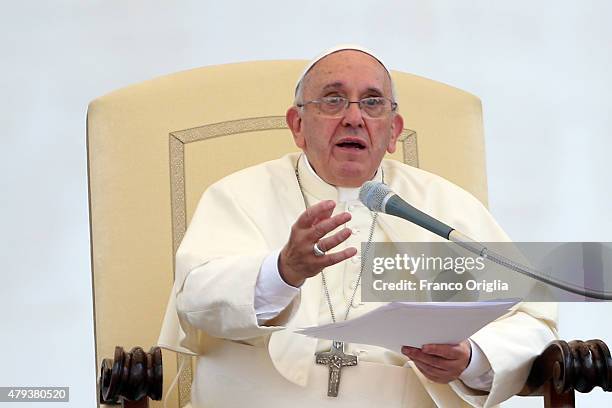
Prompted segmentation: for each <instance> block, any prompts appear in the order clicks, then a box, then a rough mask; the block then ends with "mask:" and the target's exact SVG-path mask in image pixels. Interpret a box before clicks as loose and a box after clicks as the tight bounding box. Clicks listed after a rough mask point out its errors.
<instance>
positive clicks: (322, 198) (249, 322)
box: [159, 46, 556, 408]
mask: <svg viewBox="0 0 612 408" xmlns="http://www.w3.org/2000/svg"><path fill="white" fill-rule="evenodd" d="M286 120H287V125H288V126H289V128H290V129H291V132H292V134H293V138H294V141H295V144H296V145H297V146H298V147H299V148H300V149H301V150H302V153H300V154H290V155H287V156H285V157H282V158H280V159H278V160H274V161H270V162H266V163H263V164H260V165H257V166H254V167H251V168H248V169H245V170H242V171H239V172H237V173H235V174H232V175H230V176H228V177H226V178H224V179H222V180H220V181H218V182H217V183H215V184H213V185H212V186H211V187H210V188H209V189H208V190H207V191H206V192H205V193H204V195H203V196H202V199H201V200H200V203H199V205H198V207H197V210H196V212H195V214H194V216H193V219H192V220H191V224H190V225H189V228H188V229H187V232H186V234H185V237H184V239H183V241H182V243H181V245H180V248H179V249H178V252H177V254H176V280H175V284H174V288H173V293H172V295H171V296H170V304H169V306H168V310H167V313H166V319H165V322H164V327H163V329H162V334H161V337H160V341H159V343H160V345H162V346H165V347H168V348H171V349H173V350H176V351H179V352H184V353H189V354H192V355H196V356H197V363H196V371H195V375H194V382H193V386H192V405H193V406H194V408H199V407H242V406H249V407H276V406H285V405H287V404H290V406H291V407H292V408H302V407H353V408H357V407H372V406H380V407H398V408H399V407H403V408H408V407H415V408H416V407H419V408H423V407H464V406H465V407H469V406H484V407H491V406H496V405H497V404H499V403H500V402H501V401H504V400H505V399H507V398H509V397H510V396H512V395H513V394H515V393H517V392H518V391H519V390H520V389H521V387H522V385H523V383H524V382H525V379H526V377H527V374H528V372H529V368H530V364H531V362H532V361H533V359H534V358H535V356H536V355H538V354H539V353H540V352H541V351H542V350H543V349H544V347H545V346H546V345H547V344H548V343H549V342H550V341H551V340H553V339H554V338H555V337H556V307H555V305H553V304H543V303H542V304H535V303H520V304H519V305H517V306H515V307H514V308H513V309H512V311H511V312H510V313H508V314H506V315H505V316H503V317H502V318H500V319H498V320H496V321H494V322H492V323H490V324H489V325H487V326H485V327H484V328H483V329H481V330H480V331H478V332H477V333H475V334H474V335H473V336H472V337H471V338H469V339H465V340H464V341H462V342H460V343H459V344H428V345H425V346H423V347H422V348H420V349H417V348H412V347H403V348H402V349H401V350H388V349H384V348H381V347H375V346H369V345H363V344H343V343H342V342H337V341H334V342H330V341H325V340H317V339H313V338H309V337H306V336H302V335H300V334H296V333H294V330H295V329H296V328H300V327H307V326H315V325H318V324H326V323H330V322H332V321H334V322H340V321H342V320H345V319H351V318H354V317H357V316H360V315H362V314H364V313H366V312H368V311H371V310H372V309H374V308H376V307H378V306H380V304H372V303H366V302H362V301H361V298H360V291H359V290H358V288H359V283H360V281H361V275H362V273H363V270H362V268H361V262H360V253H359V252H360V249H359V248H360V247H361V243H362V242H365V243H371V242H382V241H391V242H404V241H424V242H431V241H437V240H439V238H437V237H436V236H434V235H433V234H432V233H430V232H428V231H426V230H424V229H422V228H420V227H418V226H415V225H411V224H409V223H407V222H405V221H403V220H400V219H396V218H394V217H392V216H387V215H386V214H377V213H371V212H370V211H369V210H368V209H367V208H366V207H365V206H363V205H362V204H361V203H360V202H359V200H358V189H359V187H360V186H361V185H362V184H363V183H364V182H365V181H368V180H372V179H374V180H378V181H382V182H384V183H386V184H388V185H389V186H390V187H391V188H392V189H393V190H394V191H396V192H398V193H399V194H400V195H401V196H403V197H407V198H409V200H410V203H411V204H412V205H414V206H415V207H417V208H419V209H421V210H423V211H425V212H427V213H429V214H431V215H432V216H434V217H435V218H437V219H439V220H441V221H443V222H445V223H447V224H449V225H453V226H455V227H456V228H457V229H458V230H461V231H463V232H465V233H466V234H467V235H469V236H471V237H473V238H475V239H477V240H479V241H484V242H487V241H488V242H494V241H507V240H508V238H507V236H506V235H505V233H504V232H503V231H502V230H501V228H500V227H499V226H498V225H497V224H496V222H495V221H494V219H493V218H492V217H491V215H490V214H489V213H488V211H487V210H486V209H485V208H484V206H483V205H482V204H481V203H480V202H479V201H478V200H477V199H475V198H474V197H473V196H471V195H470V194H469V193H467V192H466V191H464V190H462V189H461V188H459V187H458V186H456V185H454V184H452V183H450V182H448V181H446V180H444V179H442V178H440V177H438V176H435V175H433V174H430V173H427V172H425V171H422V170H419V169H416V168H412V167H410V166H407V165H404V164H402V163H399V162H397V161H393V160H383V156H384V155H385V153H386V152H390V153H392V152H394V151H395V148H396V142H397V138H398V136H399V134H400V133H401V131H402V129H403V119H402V117H401V115H400V114H399V113H398V101H397V100H396V97H395V93H394V90H393V83H392V80H391V76H390V74H389V71H388V69H387V68H386V67H385V65H384V64H383V63H382V62H381V59H380V58H378V57H376V56H375V55H374V54H373V53H372V52H370V51H368V50H365V49H363V48H360V47H354V46H344V47H336V48H334V49H332V50H328V51H326V52H324V53H323V54H322V55H320V56H319V57H317V58H315V59H314V60H313V61H312V62H311V63H310V64H309V66H308V67H307V68H306V70H305V71H304V73H303V74H302V76H301V77H300V79H299V81H298V84H297V87H296V90H295V103H294V105H293V106H291V107H290V108H289V109H288V110H287V114H286ZM449 203H452V205H451V204H449ZM366 247H367V245H366ZM414 329H415V330H419V329H421V328H417V327H415V328H414Z"/></svg>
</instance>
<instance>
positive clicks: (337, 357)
mask: <svg viewBox="0 0 612 408" xmlns="http://www.w3.org/2000/svg"><path fill="white" fill-rule="evenodd" d="M315 358H316V362H317V364H324V365H327V366H328V367H329V379H328V380H327V396H328V397H337V396H338V387H339V386H340V373H341V370H342V367H350V366H356V365H357V356H354V355H352V354H345V353H344V343H343V342H341V341H335V340H334V341H332V347H331V350H329V351H321V352H319V353H316V354H315Z"/></svg>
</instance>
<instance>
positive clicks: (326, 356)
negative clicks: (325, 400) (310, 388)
mask: <svg viewBox="0 0 612 408" xmlns="http://www.w3.org/2000/svg"><path fill="white" fill-rule="evenodd" d="M301 157H302V156H300V157H299V158H298V160H297V163H296V164H295V177H296V179H297V183H298V186H299V187H300V192H301V193H302V198H303V199H304V206H305V207H306V208H308V203H307V202H306V195H305V194H304V189H303V188H302V181H301V180H300V174H299V171H298V164H299V162H300V158H301ZM381 175H382V182H383V183H384V182H385V173H384V172H382V169H381ZM377 217H378V213H374V214H373V215H372V225H370V234H369V236H368V241H367V243H366V247H365V249H364V252H363V254H362V260H361V267H360V269H359V276H358V277H357V281H356V282H355V287H354V288H353V294H352V295H351V299H350V301H349V302H348V305H347V306H346V313H345V315H344V320H346V319H347V318H348V315H349V313H350V311H351V306H352V305H353V300H354V299H355V295H356V294H357V288H358V287H359V284H360V282H361V276H362V275H363V269H364V265H365V261H366V258H365V257H366V256H367V254H368V252H369V250H370V246H371V245H372V238H373V237H374V229H375V228H376V218H377ZM321 280H322V281H323V290H324V291H325V298H326V300H327V306H328V307H329V313H330V314H331V318H332V322H334V323H336V315H335V313H334V307H333V306H332V301H331V296H330V295H329V289H328V288H327V281H326V279H325V273H324V272H323V271H321ZM315 362H316V363H317V364H324V365H327V366H328V367H329V378H328V380H327V396H328V397H337V396H338V389H339V387H340V374H341V373H342V368H343V367H350V366H356V365H357V356H355V355H352V354H345V353H344V342H342V341H336V340H333V341H332V346H331V349H330V350H329V351H320V352H318V353H315Z"/></svg>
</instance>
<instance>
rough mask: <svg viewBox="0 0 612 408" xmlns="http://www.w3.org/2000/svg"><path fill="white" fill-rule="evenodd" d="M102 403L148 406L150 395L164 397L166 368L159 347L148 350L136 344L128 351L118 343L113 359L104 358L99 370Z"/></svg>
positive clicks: (146, 407)
mask: <svg viewBox="0 0 612 408" xmlns="http://www.w3.org/2000/svg"><path fill="white" fill-rule="evenodd" d="M100 371H101V372H100V380H99V387H100V395H99V398H100V403H102V404H115V405H116V404H119V403H121V405H122V406H123V407H126V408H148V406H149V398H151V399H154V400H158V401H159V400H161V397H162V384H163V370H162V354H161V349H160V348H159V347H151V350H150V351H149V352H148V353H145V352H144V350H143V349H142V348H140V347H134V348H133V349H132V350H130V352H129V353H126V352H125V351H124V350H123V347H115V357H114V359H113V360H110V359H108V358H105V359H104V360H102V366H101V370H100Z"/></svg>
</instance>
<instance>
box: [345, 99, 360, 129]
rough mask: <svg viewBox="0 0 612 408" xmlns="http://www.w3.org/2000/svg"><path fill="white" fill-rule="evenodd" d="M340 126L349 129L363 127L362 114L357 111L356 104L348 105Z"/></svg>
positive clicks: (357, 106) (357, 105)
mask: <svg viewBox="0 0 612 408" xmlns="http://www.w3.org/2000/svg"><path fill="white" fill-rule="evenodd" d="M342 125H343V126H350V127H363V125H364V122H363V114H362V112H361V109H359V104H358V103H349V106H348V108H346V110H345V111H344V116H343V117H342Z"/></svg>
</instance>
